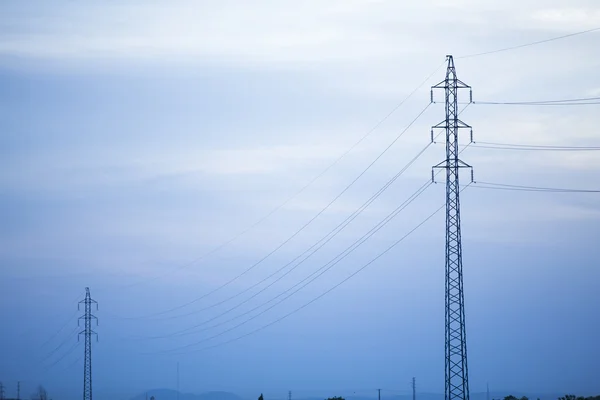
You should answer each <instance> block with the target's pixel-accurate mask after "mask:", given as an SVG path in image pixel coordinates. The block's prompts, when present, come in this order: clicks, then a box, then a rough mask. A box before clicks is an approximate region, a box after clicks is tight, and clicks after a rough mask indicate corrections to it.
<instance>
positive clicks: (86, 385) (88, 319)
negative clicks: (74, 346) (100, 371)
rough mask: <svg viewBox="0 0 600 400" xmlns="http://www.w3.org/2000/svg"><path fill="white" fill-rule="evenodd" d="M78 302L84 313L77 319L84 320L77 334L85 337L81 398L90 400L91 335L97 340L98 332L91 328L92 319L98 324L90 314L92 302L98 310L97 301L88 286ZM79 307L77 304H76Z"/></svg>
mask: <svg viewBox="0 0 600 400" xmlns="http://www.w3.org/2000/svg"><path fill="white" fill-rule="evenodd" d="M79 304H83V305H84V309H85V312H84V315H83V316H81V317H79V320H82V319H83V321H84V329H83V330H82V331H81V332H79V335H82V334H83V335H84V337H85V350H84V363H83V400H92V335H96V340H98V334H97V333H96V332H94V331H93V330H92V320H93V319H95V320H96V325H98V318H96V316H94V315H92V304H95V305H96V310H98V303H97V302H96V301H95V300H92V298H91V296H90V288H87V287H86V288H85V299H84V300H82V301H80V302H79ZM77 307H78V309H79V305H78V306H77Z"/></svg>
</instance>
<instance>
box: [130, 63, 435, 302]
mask: <svg viewBox="0 0 600 400" xmlns="http://www.w3.org/2000/svg"><path fill="white" fill-rule="evenodd" d="M442 65H444V63H441V64H440V65H438V66H437V67H436V69H435V70H434V71H433V72H432V73H431V74H429V75H428V76H427V78H425V79H424V80H423V81H422V82H421V83H420V84H419V86H417V87H416V88H415V89H414V90H413V91H412V92H410V93H409V94H408V95H407V96H406V97H405V98H404V99H403V100H402V101H400V103H398V104H397V105H396V106H395V107H394V108H393V109H392V110H391V111H390V112H389V113H388V114H387V115H386V116H384V117H383V118H382V119H380V120H379V121H378V122H377V123H376V124H375V125H374V126H373V127H372V128H371V129H369V130H368V131H367V133H365V134H364V135H363V136H362V137H361V138H360V139H359V140H358V141H357V142H355V143H354V144H353V145H352V146H350V147H349V148H348V149H347V150H346V151H345V152H344V153H342V154H341V155H340V156H339V157H338V158H336V159H335V160H334V161H333V162H332V163H331V164H329V165H328V166H327V167H326V168H325V169H324V170H322V171H321V172H320V173H318V174H317V175H316V176H315V177H314V178H313V179H311V180H310V181H309V182H308V183H307V184H306V185H304V186H303V187H302V188H300V190H298V191H297V192H296V193H294V194H293V195H292V196H291V197H289V198H288V199H287V200H285V201H284V202H283V203H281V204H280V205H278V206H277V207H275V208H274V209H273V210H271V211H270V212H268V213H267V214H266V215H264V216H263V217H261V218H260V219H258V220H257V221H256V222H254V223H253V224H252V225H250V226H249V227H247V228H246V229H244V230H242V231H241V232H239V233H238V234H236V235H234V236H233V237H231V238H230V239H228V240H226V241H225V242H223V243H222V244H220V245H218V246H217V247H215V248H213V249H212V250H210V251H209V252H207V253H205V254H204V255H202V256H200V257H198V258H196V259H194V260H192V261H190V262H189V263H186V264H184V265H181V266H180V267H178V268H175V269H174V270H172V271H167V272H165V273H164V274H161V275H157V276H155V277H154V278H150V279H149V280H147V281H148V282H149V281H153V280H156V279H159V278H161V277H164V276H165V275H167V274H169V273H171V272H178V271H180V270H183V269H186V268H189V267H190V266H192V265H194V264H196V263H198V262H199V261H201V260H203V259H204V258H206V257H208V256H210V255H212V254H214V253H216V252H218V251H219V250H221V249H222V248H224V247H226V246H227V245H229V244H231V243H232V242H234V241H235V240H237V239H239V238H240V237H241V236H243V235H244V234H246V233H248V232H249V231H251V230H252V229H254V228H255V227H257V226H258V225H260V224H261V223H262V222H264V221H265V220H267V219H268V218H269V217H270V216H271V215H273V214H275V213H276V212H277V211H279V210H280V209H281V208H283V207H284V206H285V205H286V204H288V203H289V202H290V201H292V200H293V199H295V198H296V197H298V196H299V195H300V194H301V193H302V192H304V191H305V190H306V189H308V188H309V187H310V186H311V185H313V184H314V183H315V182H316V181H317V180H319V179H320V178H321V177H322V176H323V175H325V174H326V173H327V172H328V171H329V170H330V169H331V168H333V167H334V166H335V165H337V164H338V163H339V162H340V161H341V160H342V159H343V158H344V157H346V156H347V155H348V154H349V153H350V152H351V151H352V150H354V149H355V148H356V147H357V146H358V145H359V144H361V143H362V142H363V141H364V140H365V139H366V138H367V137H369V136H370V135H371V134H372V133H373V132H374V131H375V130H376V129H377V128H379V127H380V126H381V125H382V124H383V123H384V122H385V121H387V120H388V119H389V117H391V116H392V115H393V114H394V113H395V112H396V111H397V110H398V109H399V108H400V107H401V106H402V105H403V104H404V103H406V102H407V101H408V100H409V99H410V98H411V97H412V96H413V95H414V94H415V93H416V92H417V91H418V90H419V89H420V88H421V87H423V85H425V83H427V82H428V81H429V80H430V79H431V77H432V76H433V75H435V73H436V72H437V71H438V70H439V69H440V68H441V67H442ZM143 282H144V281H142V282H138V283H133V284H130V285H126V286H124V287H125V288H129V287H133V286H136V285H139V284H141V283H143ZM209 294H210V293H209ZM209 294H207V295H209Z"/></svg>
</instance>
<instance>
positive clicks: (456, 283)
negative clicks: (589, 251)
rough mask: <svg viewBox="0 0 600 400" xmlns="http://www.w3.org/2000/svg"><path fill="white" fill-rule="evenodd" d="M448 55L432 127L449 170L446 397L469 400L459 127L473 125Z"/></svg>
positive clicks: (448, 399)
mask: <svg viewBox="0 0 600 400" xmlns="http://www.w3.org/2000/svg"><path fill="white" fill-rule="evenodd" d="M447 59H448V68H447V70H446V79H444V80H443V81H442V82H440V83H438V84H437V85H435V86H433V87H432V90H431V99H432V101H433V89H444V92H445V96H446V99H445V108H446V119H445V120H444V121H442V122H440V123H439V124H437V125H435V126H433V127H432V132H433V129H444V130H445V132H446V159H445V160H444V161H442V162H441V163H439V164H437V165H436V166H434V168H443V169H445V170H446V300H445V301H446V318H445V320H446V328H445V331H446V343H445V397H446V400H469V377H468V368H467V336H466V331H465V300H464V293H463V269H462V245H461V232H460V185H459V171H460V169H461V168H470V169H471V181H472V180H473V169H472V167H471V166H470V165H468V164H465V163H464V162H462V161H461V160H460V159H459V158H458V156H459V149H458V147H459V146H458V141H459V140H458V136H459V131H460V130H461V129H463V128H467V129H471V127H470V126H469V125H467V124H465V123H464V122H462V121H461V120H460V119H459V118H458V116H459V115H458V114H459V111H458V92H459V89H469V90H470V89H471V87H470V86H468V85H467V84H465V83H464V82H462V81H461V80H459V79H458V78H457V76H456V69H455V67H454V59H453V58H452V56H447ZM472 97H473V95H472V92H470V94H469V98H470V100H469V102H471V101H472ZM471 132H472V130H471ZM471 138H472V133H471ZM471 140H472V139H471Z"/></svg>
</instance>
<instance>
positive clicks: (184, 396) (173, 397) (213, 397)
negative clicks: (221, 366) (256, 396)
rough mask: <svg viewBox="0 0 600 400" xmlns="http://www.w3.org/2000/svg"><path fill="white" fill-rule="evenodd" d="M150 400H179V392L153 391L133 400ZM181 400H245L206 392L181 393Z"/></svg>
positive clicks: (227, 393)
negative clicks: (151, 398)
mask: <svg viewBox="0 0 600 400" xmlns="http://www.w3.org/2000/svg"><path fill="white" fill-rule="evenodd" d="M146 395H147V396H148V400H150V397H152V396H154V399H155V400H177V391H176V390H171V389H151V390H148V391H147V392H145V393H142V394H139V395H137V396H135V397H132V398H131V400H146ZM179 400H243V399H242V398H241V397H239V396H238V395H236V394H233V393H229V392H206V393H201V394H193V393H179Z"/></svg>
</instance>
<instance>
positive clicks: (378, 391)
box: [377, 389, 381, 400]
mask: <svg viewBox="0 0 600 400" xmlns="http://www.w3.org/2000/svg"><path fill="white" fill-rule="evenodd" d="M377 398H378V399H379V400H381V389H377Z"/></svg>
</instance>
